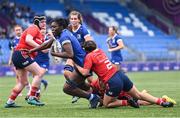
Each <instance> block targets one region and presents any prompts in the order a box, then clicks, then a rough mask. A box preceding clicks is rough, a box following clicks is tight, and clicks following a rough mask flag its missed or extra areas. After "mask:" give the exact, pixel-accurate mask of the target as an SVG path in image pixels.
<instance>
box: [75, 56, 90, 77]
mask: <svg viewBox="0 0 180 118" xmlns="http://www.w3.org/2000/svg"><path fill="white" fill-rule="evenodd" d="M75 66H76V67H77V69H78V70H79V72H80V73H81V74H82V75H83V76H88V75H89V74H90V70H91V68H92V59H91V56H90V55H86V57H85V60H84V67H80V66H78V65H77V64H75Z"/></svg>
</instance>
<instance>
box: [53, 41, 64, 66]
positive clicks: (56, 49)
mask: <svg viewBox="0 0 180 118" xmlns="http://www.w3.org/2000/svg"><path fill="white" fill-rule="evenodd" d="M52 48H53V50H54V52H55V53H58V52H61V51H62V47H61V44H60V43H59V41H57V40H54V42H53V44H52ZM53 60H54V62H55V63H60V62H61V58H60V57H56V56H53Z"/></svg>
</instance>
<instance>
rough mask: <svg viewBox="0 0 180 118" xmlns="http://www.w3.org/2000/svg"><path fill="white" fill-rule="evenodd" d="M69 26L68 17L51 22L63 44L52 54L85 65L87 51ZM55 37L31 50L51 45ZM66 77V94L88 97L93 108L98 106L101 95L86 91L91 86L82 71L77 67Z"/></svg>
mask: <svg viewBox="0 0 180 118" xmlns="http://www.w3.org/2000/svg"><path fill="white" fill-rule="evenodd" d="M67 27H68V22H67V20H66V19H63V18H60V19H55V20H54V21H53V22H52V23H51V29H52V33H53V35H54V37H56V40H57V41H58V42H59V43H60V44H61V46H62V51H61V52H58V53H56V52H54V49H53V48H52V50H51V55H52V56H57V57H61V58H67V59H72V60H73V62H74V63H76V64H77V65H79V66H81V67H83V64H84V63H83V62H84V58H85V55H86V53H85V51H84V50H83V49H82V48H81V45H80V43H79V42H78V41H77V39H76V37H75V36H74V35H73V34H72V33H71V32H70V31H69V30H67V29H66V28H67ZM54 40H55V39H54V38H53V36H52V39H51V40H50V41H48V42H46V43H44V44H42V45H41V46H39V47H38V48H35V49H33V50H31V51H30V52H33V51H38V50H43V49H46V48H49V47H51V45H52V43H53V41H54ZM65 77H66V83H65V84H64V88H63V91H64V92H65V93H66V94H69V95H72V96H78V97H82V98H86V99H88V100H89V101H90V104H91V108H96V107H97V105H98V102H99V97H98V96H97V95H95V94H91V93H88V92H86V91H87V90H89V88H90V87H89V86H87V84H86V83H85V77H84V76H82V75H80V73H79V72H78V71H77V69H75V70H74V71H73V72H72V74H71V75H70V76H65Z"/></svg>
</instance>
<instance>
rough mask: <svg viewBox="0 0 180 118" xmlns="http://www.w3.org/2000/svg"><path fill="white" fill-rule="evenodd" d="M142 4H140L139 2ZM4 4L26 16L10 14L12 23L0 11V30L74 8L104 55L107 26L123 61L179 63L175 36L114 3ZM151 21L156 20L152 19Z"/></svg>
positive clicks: (49, 0)
mask: <svg viewBox="0 0 180 118" xmlns="http://www.w3.org/2000/svg"><path fill="white" fill-rule="evenodd" d="M35 1H36V2H35ZM142 2H143V3H144V1H143V0H142ZM148 2H149V1H148ZM13 3H14V4H13ZM8 5H10V6H11V7H12V6H13V5H14V6H16V7H17V9H18V11H19V12H20V13H21V12H22V11H23V10H24V9H26V10H25V11H27V13H26V12H25V13H24V12H22V13H23V15H21V17H18V16H17V15H18V14H14V15H12V16H14V17H15V18H13V19H12V20H13V21H12V20H9V19H11V18H9V17H8V16H9V14H11V12H10V11H9V12H8V13H7V12H5V13H3V12H2V11H1V12H0V16H3V19H2V17H0V23H1V24H0V25H1V28H0V29H2V28H6V29H5V30H9V29H7V27H8V26H12V24H13V23H12V22H16V23H18V24H21V25H22V26H23V27H27V24H28V25H29V24H30V22H31V19H32V16H33V15H34V14H46V15H47V16H49V17H52V18H54V17H61V16H67V14H68V13H69V11H70V10H72V9H76V10H79V11H80V12H81V13H82V14H83V17H84V20H85V22H86V25H88V26H89V29H90V31H91V33H92V36H93V37H94V39H95V40H96V42H97V44H98V46H99V48H102V49H103V50H104V51H105V52H106V53H107V54H108V56H110V55H109V53H108V51H107V45H106V38H107V27H108V26H110V25H115V26H119V32H120V34H121V35H122V39H123V41H124V43H125V45H126V48H125V49H123V50H122V55H123V58H124V62H137V61H138V62H147V61H148V62H154V61H155V62H167V61H169V62H170V61H174V62H178V61H179V60H180V46H179V45H180V40H178V39H177V37H176V36H175V35H167V34H166V33H164V32H163V31H162V30H161V29H159V28H158V27H156V25H154V24H152V23H151V22H150V20H151V21H152V19H153V18H150V17H149V19H147V18H145V17H144V16H142V14H138V11H135V10H132V9H130V7H128V6H123V5H121V4H120V2H117V1H115V0H111V1H108V0H106V1H104V2H102V1H101V0H98V1H96V0H84V1H83V0H82V1H81V0H73V1H71V0H65V1H61V0H60V1H59V0H31V1H29V0H10V2H9V3H8ZM0 6H2V4H1V5H0ZM22 6H23V8H22ZM112 8H113V9H112ZM4 11H6V10H4ZM22 13H21V14H22ZM4 19H7V20H4ZM22 19H24V20H22ZM153 20H154V19H153ZM25 21H28V22H25ZM4 22H5V23H4ZM154 22H157V21H156V20H154ZM176 23H177V22H176ZM162 26H164V25H163V24H162ZM167 27H168V26H167ZM8 34H11V32H9V33H8ZM0 41H1V40H0ZM7 44H8V40H4V39H3V41H1V46H2V52H3V53H4V54H3V55H0V61H1V62H0V63H7V59H8V53H9V50H8V48H7Z"/></svg>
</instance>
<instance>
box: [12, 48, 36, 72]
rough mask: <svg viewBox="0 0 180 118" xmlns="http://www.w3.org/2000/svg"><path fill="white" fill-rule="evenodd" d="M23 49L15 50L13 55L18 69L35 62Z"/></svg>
mask: <svg viewBox="0 0 180 118" xmlns="http://www.w3.org/2000/svg"><path fill="white" fill-rule="evenodd" d="M23 53H24V52H23V51H14V53H13V55H12V62H13V64H14V66H15V67H16V69H23V68H25V67H27V66H29V65H30V64H32V63H34V60H33V59H31V57H30V56H29V55H26V54H23Z"/></svg>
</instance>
